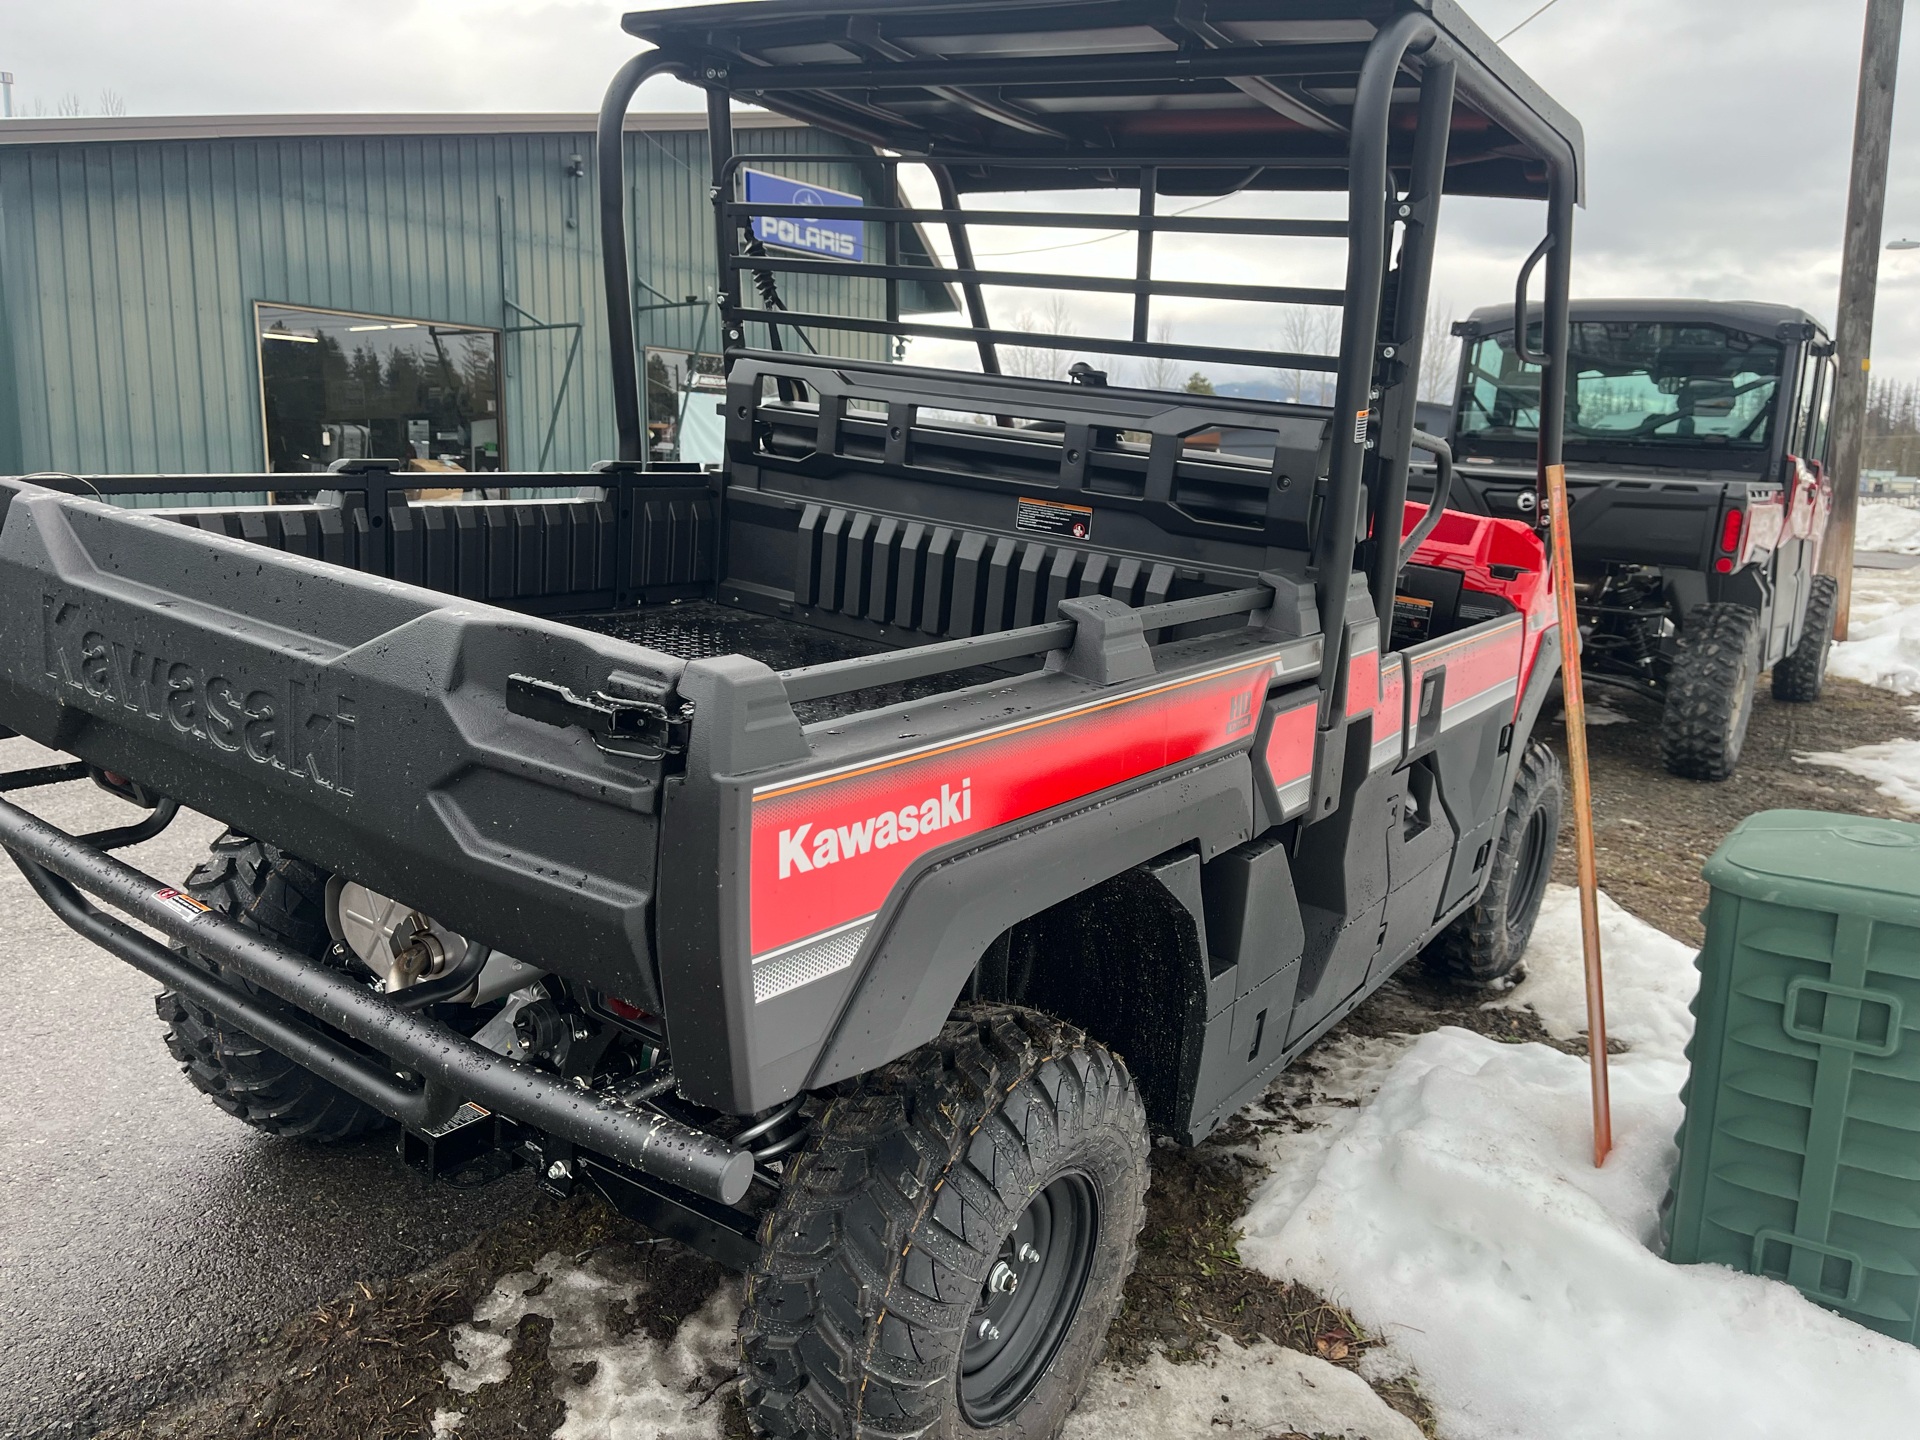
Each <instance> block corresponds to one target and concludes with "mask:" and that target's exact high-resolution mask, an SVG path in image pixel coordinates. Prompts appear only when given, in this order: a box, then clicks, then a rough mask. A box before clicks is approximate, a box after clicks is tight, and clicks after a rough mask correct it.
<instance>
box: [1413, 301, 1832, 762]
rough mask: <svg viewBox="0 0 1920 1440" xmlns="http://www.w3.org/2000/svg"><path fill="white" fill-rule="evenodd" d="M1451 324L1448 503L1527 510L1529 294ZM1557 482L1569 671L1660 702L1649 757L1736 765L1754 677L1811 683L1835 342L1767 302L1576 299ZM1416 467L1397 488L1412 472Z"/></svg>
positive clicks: (1824, 609)
mask: <svg viewBox="0 0 1920 1440" xmlns="http://www.w3.org/2000/svg"><path fill="white" fill-rule="evenodd" d="M1515 318H1516V312H1515V309H1514V307H1505V308H1502V307H1493V308H1489V309H1484V310H1478V311H1475V312H1474V314H1473V315H1471V316H1470V317H1469V318H1468V319H1466V320H1465V321H1462V322H1461V323H1460V324H1459V325H1458V326H1456V327H1455V329H1456V331H1457V332H1458V333H1459V334H1460V335H1461V336H1462V338H1463V344H1462V346H1461V364H1460V386H1459V390H1458V392H1457V396H1456V403H1455V410H1454V418H1453V426H1452V435H1451V439H1452V442H1453V450H1454V459H1455V462H1456V463H1457V464H1458V465H1459V467H1460V469H1459V473H1458V476H1457V478H1456V480H1455V485H1454V490H1453V501H1452V503H1454V504H1456V505H1459V506H1460V507H1461V508H1463V509H1472V510H1475V511H1478V512H1480V513H1482V514H1486V515H1501V516H1510V517H1517V518H1521V519H1527V518H1530V517H1531V516H1532V514H1533V513H1534V508H1535V505H1536V493H1535V486H1534V474H1533V468H1532V467H1533V463H1534V452H1535V449H1536V441H1537V435H1538V430H1539V426H1540V396H1541V388H1540V366H1539V364H1538V362H1537V360H1536V358H1535V353H1534V352H1536V351H1537V349H1538V345H1539V333H1540V324H1541V311H1540V307H1539V306H1537V305H1535V306H1533V307H1531V309H1530V310H1529V312H1528V314H1527V316H1526V317H1525V319H1524V322H1523V323H1524V324H1525V326H1526V327H1527V330H1526V335H1527V337H1528V338H1525V339H1523V340H1521V341H1518V342H1517V341H1516V338H1515V337H1516V335H1519V334H1521V333H1522V332H1521V331H1520V329H1519V328H1518V327H1517V326H1516V324H1515ZM1571 325H1572V332H1571V337H1570V339H1569V342H1568V360H1567V371H1566V376H1567V378H1566V394H1565V396H1564V397H1563V404H1564V405H1565V408H1566V459H1567V496H1568V501H1569V503H1570V504H1571V506H1572V535H1571V539H1572V542H1573V558H1574V567H1575V574H1576V576H1577V580H1578V585H1579V595H1578V597H1577V598H1578V601H1579V610H1580V628H1581V634H1582V636H1583V638H1584V641H1585V646H1586V648H1585V651H1584V653H1583V657H1582V665H1583V670H1584V673H1585V674H1586V675H1587V677H1588V678H1589V679H1591V680H1593V681H1595V682H1596V683H1602V684H1605V683H1611V684H1614V685H1617V686H1624V687H1626V688H1628V689H1630V690H1633V691H1636V692H1638V693H1640V694H1643V695H1645V696H1648V697H1650V698H1651V699H1653V700H1655V701H1657V702H1659V703H1661V704H1662V705H1663V707H1664V710H1663V719H1662V728H1661V748H1662V752H1663V756H1664V758H1665V761H1666V764H1667V768H1668V769H1670V770H1671V771H1672V772H1673V773H1674V774H1676V775H1682V776H1686V777H1689V778H1692V779H1696V780H1724V779H1725V778H1726V777H1727V776H1728V775H1730V774H1732V773H1733V769H1734V766H1735V764H1736V763H1737V762H1738V760H1739V758H1740V748H1741V745H1742V743H1743V742H1744V740H1745V738H1746V733H1747V721H1748V718H1749V717H1750V716H1751V714H1752V712H1753V699H1754V692H1755V690H1756V688H1757V686H1758V684H1759V680H1760V676H1761V675H1762V674H1763V673H1764V672H1765V671H1767V670H1769V669H1771V670H1772V671H1773V694H1774V698H1775V699H1777V700H1788V701H1810V700H1817V699H1819V698H1820V690H1821V686H1822V684H1823V682H1824V680H1825V678H1826V669H1827V651H1828V648H1829V646H1830V645H1831V644H1832V640H1833V625H1834V604H1835V600H1836V597H1837V593H1838V592H1837V587H1836V585H1835V582H1834V580H1833V578H1832V577H1831V576H1826V575H1821V574H1820V573H1819V564H1820V544H1821V541H1822V539H1823V538H1824V537H1825V535H1826V528H1827V512H1828V510H1829V508H1830V504H1831V497H1832V491H1831V488H1830V487H1829V485H1828V483H1827V478H1826V471H1825V468H1824V467H1825V464H1826V459H1827V430H1828V416H1829V414H1830V412H1831V410H1832V407H1833V384H1834V361H1833V341H1832V340H1831V339H1830V338H1829V337H1828V335H1827V332H1826V331H1825V330H1824V329H1823V328H1822V327H1821V325H1820V324H1819V322H1818V321H1816V320H1815V319H1814V318H1813V317H1812V316H1811V315H1808V314H1807V313H1806V312H1804V311H1801V310H1795V309H1792V308H1790V307H1788V306H1785V305H1761V304H1752V303H1746V302H1732V301H1710V300H1576V301H1574V302H1573V307H1572V314H1571ZM1417 487H1418V482H1416V493H1421V492H1419V490H1418V488H1417Z"/></svg>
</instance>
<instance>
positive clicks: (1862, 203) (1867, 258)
mask: <svg viewBox="0 0 1920 1440" xmlns="http://www.w3.org/2000/svg"><path fill="white" fill-rule="evenodd" d="M1904 8H1905V0H1867V30H1866V39H1865V42H1864V44H1863V46H1862V48H1861V52H1860V94H1859V99H1858V101H1857V102H1856V104H1855V108H1854V119H1853V175H1852V179H1851V181H1850V182H1849V185H1848V189H1847V229H1846V234H1845V236H1844V237H1843V239H1842V241H1841V262H1840V312H1839V323H1838V324H1837V325H1836V326H1835V327H1834V334H1833V339H1834V345H1835V349H1836V353H1837V355H1838V358H1839V369H1840V373H1839V379H1838V381H1837V382H1836V384H1835V385H1834V389H1833V464H1832V466H1831V467H1830V473H1831V475H1832V476H1833V515H1832V517H1831V518H1830V519H1829V520H1828V521H1827V538H1826V543H1825V544H1824V545H1823V546H1822V547H1821V550H1820V569H1821V571H1822V573H1824V574H1827V575H1831V576H1833V578H1834V580H1835V582H1836V583H1837V584H1838V585H1839V587H1840V597H1839V600H1838V603H1837V604H1836V605H1835V606H1834V635H1835V636H1836V638H1838V639H1841V640H1844V639H1846V638H1847V612H1848V611H1849V609H1851V607H1852V604H1853V532H1854V521H1855V518H1856V517H1857V515H1858V514H1859V509H1860V461H1861V452H1862V450H1863V449H1864V447H1865V441H1866V430H1867V379H1868V367H1869V364H1870V357H1871V356H1872V353H1873V305H1874V298H1875V292H1876V291H1877V290H1878V289H1879V284H1880V234H1881V224H1882V220H1883V218H1884V216H1885V214H1886V208H1887V156H1888V152H1889V151H1890V150H1891V149H1892V145H1893V90H1894V82H1895V79H1896V78H1897V76H1898V73H1899V68H1900V18H1901V12H1902V10H1903V9H1904Z"/></svg>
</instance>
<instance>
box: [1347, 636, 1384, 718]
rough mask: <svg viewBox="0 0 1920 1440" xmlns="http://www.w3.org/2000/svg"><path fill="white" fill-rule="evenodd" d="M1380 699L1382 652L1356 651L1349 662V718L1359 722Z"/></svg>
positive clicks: (1374, 650) (1370, 650)
mask: <svg viewBox="0 0 1920 1440" xmlns="http://www.w3.org/2000/svg"><path fill="white" fill-rule="evenodd" d="M1379 698H1380V652H1379V651H1378V650H1377V649H1372V648H1369V649H1366V650H1356V651H1354V653H1353V654H1352V656H1351V657H1349V659H1348V660H1347V718H1348V719H1349V720H1358V719H1359V718H1360V717H1361V716H1362V715H1364V714H1366V713H1367V712H1368V711H1369V710H1371V709H1373V707H1374V703H1375V701H1377V700H1378V699H1379Z"/></svg>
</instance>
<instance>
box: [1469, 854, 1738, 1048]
mask: <svg viewBox="0 0 1920 1440" xmlns="http://www.w3.org/2000/svg"><path fill="white" fill-rule="evenodd" d="M1600 959H1601V963H1602V966H1603V968H1604V971H1605V977H1606V990H1607V1034H1608V1035H1609V1036H1610V1037H1611V1038H1612V1039H1615V1040H1623V1041H1625V1042H1626V1043H1627V1044H1628V1045H1630V1046H1631V1047H1632V1048H1633V1049H1635V1050H1637V1051H1649V1052H1657V1053H1659V1054H1663V1055H1671V1056H1673V1057H1675V1058H1676V1059H1677V1058H1678V1057H1679V1055H1680V1052H1681V1050H1682V1049H1684V1048H1685V1046H1686V1043H1687V1040H1688V1038H1689V1037H1690V1036H1691V1035H1692V1034H1693V1016H1692V1015H1691V1014H1690V1013H1688V1010H1687V1006H1688V1005H1690V1004H1692V1003H1693V992H1694V991H1695V990H1696V989H1698V988H1699V985H1700V972H1699V971H1697V970H1695V969H1694V968H1693V949H1692V947H1691V946H1687V945H1682V944H1681V943H1680V942H1679V941H1678V940H1675V939H1674V938H1673V937H1672V936H1670V935H1667V934H1664V933H1662V932H1661V931H1659V930H1656V929H1654V928H1653V927H1652V926H1651V925H1649V924H1647V923H1646V921H1644V920H1639V919H1636V918H1635V917H1634V916H1632V915H1629V914H1628V913H1627V912H1626V911H1625V910H1622V909H1621V908H1620V907H1619V906H1618V905H1616V904H1614V903H1613V897H1612V896H1611V895H1608V894H1607V893H1606V892H1605V891H1602V892H1601V894H1600ZM1586 975H1587V972H1586V962H1585V960H1584V959H1583V958H1582V951H1581V948H1580V892H1579V891H1578V890H1575V889H1574V888H1573V887H1572V886H1570V885H1551V886H1549V887H1548V888H1547V893H1546V896H1545V898H1543V899H1542V900H1541V902H1540V919H1539V921H1538V922H1537V923H1536V924H1535V925H1534V929H1533V942H1532V943H1531V944H1530V945H1529V946H1528V947H1527V976H1526V978H1525V979H1524V980H1522V981H1521V982H1520V983H1519V984H1518V985H1516V986H1515V987H1514V988H1513V989H1511V990H1509V991H1508V992H1507V993H1506V994H1505V995H1504V996H1503V997H1501V998H1500V999H1499V1000H1496V1001H1494V1002H1493V1004H1492V1006H1491V1007H1490V1008H1492V1009H1496V1010H1519V1009H1523V1008H1524V1009H1530V1010H1532V1011H1533V1013H1534V1014H1536V1015H1538V1016H1539V1017H1540V1023H1541V1024H1543V1025H1545V1026H1546V1027H1547V1033H1548V1034H1549V1035H1551V1036H1553V1037H1554V1039H1556V1040H1571V1039H1572V1038H1573V1037H1574V1036H1576V1035H1584V1034H1585V1033H1586V1030H1587V978H1586Z"/></svg>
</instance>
